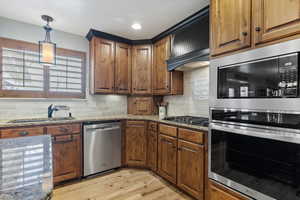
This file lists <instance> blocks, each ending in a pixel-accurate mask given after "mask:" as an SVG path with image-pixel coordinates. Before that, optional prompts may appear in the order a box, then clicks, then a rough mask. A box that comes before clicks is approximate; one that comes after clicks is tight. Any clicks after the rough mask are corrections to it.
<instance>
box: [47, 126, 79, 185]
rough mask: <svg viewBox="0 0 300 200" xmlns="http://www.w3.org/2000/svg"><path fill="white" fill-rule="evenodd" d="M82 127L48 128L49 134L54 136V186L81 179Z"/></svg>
mask: <svg viewBox="0 0 300 200" xmlns="http://www.w3.org/2000/svg"><path fill="white" fill-rule="evenodd" d="M80 127H81V125H80V124H66V125H58V126H57V125H55V126H47V127H46V130H47V131H46V132H47V134H50V135H52V151H53V152H52V154H53V182H54V184H58V183H60V182H63V181H67V180H71V179H75V178H79V177H81V160H82V148H81V132H80V131H81V128H80Z"/></svg>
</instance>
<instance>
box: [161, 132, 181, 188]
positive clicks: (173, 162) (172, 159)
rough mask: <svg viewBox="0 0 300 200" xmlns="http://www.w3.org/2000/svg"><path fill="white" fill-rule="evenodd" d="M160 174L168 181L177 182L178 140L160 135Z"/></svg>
mask: <svg viewBox="0 0 300 200" xmlns="http://www.w3.org/2000/svg"><path fill="white" fill-rule="evenodd" d="M158 173H159V174H160V175H161V176H162V177H164V178H166V179H167V180H168V181H170V182H172V183H174V184H176V182H177V138H174V137H170V136H166V135H162V134H160V135H159V138H158Z"/></svg>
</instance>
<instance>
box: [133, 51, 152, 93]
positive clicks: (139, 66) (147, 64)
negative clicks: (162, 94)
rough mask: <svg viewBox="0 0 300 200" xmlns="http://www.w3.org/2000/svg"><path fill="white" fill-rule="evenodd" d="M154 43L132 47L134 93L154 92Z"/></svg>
mask: <svg viewBox="0 0 300 200" xmlns="http://www.w3.org/2000/svg"><path fill="white" fill-rule="evenodd" d="M151 77H152V45H137V46H133V47H132V93H133V94H143V95H145V94H152V78H151Z"/></svg>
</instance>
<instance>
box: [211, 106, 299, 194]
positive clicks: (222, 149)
mask: <svg viewBox="0 0 300 200" xmlns="http://www.w3.org/2000/svg"><path fill="white" fill-rule="evenodd" d="M210 112H211V123H210V130H209V177H210V178H211V179H213V180H215V181H217V182H219V183H222V184H224V185H226V186H228V187H230V188H232V189H234V190H237V191H239V192H241V193H243V194H245V195H247V196H250V197H252V198H254V199H257V200H271V199H280V200H282V199H284V200H297V199H300V113H285V112H265V111H261V110H236V109H211V111H210Z"/></svg>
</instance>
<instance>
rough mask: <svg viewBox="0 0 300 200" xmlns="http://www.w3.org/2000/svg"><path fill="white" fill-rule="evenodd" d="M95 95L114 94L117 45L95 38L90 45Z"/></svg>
mask: <svg viewBox="0 0 300 200" xmlns="http://www.w3.org/2000/svg"><path fill="white" fill-rule="evenodd" d="M90 54H91V55H90V59H91V61H90V62H91V86H92V87H93V89H92V90H93V93H113V90H114V64H115V43H114V42H113V41H109V40H105V39H101V38H96V37H94V38H93V39H92V41H91V43H90Z"/></svg>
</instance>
